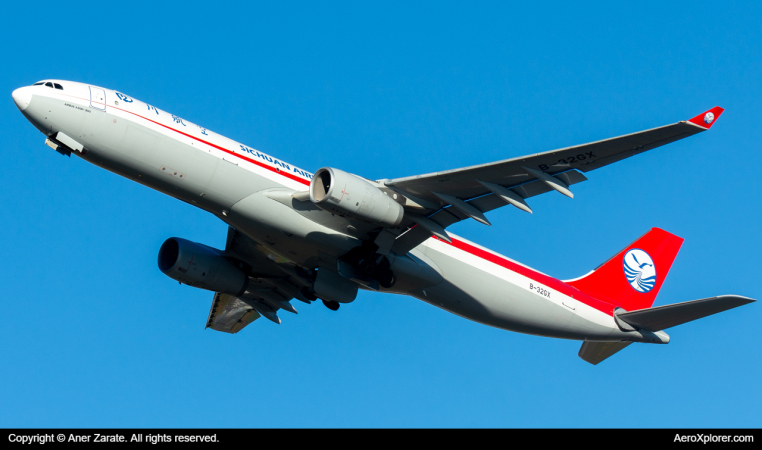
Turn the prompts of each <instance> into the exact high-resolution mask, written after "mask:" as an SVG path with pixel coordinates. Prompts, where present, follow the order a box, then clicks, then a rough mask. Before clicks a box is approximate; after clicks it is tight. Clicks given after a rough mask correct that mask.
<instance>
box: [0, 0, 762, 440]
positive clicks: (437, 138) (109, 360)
mask: <svg viewBox="0 0 762 450" xmlns="http://www.w3.org/2000/svg"><path fill="white" fill-rule="evenodd" d="M22 3H23V2H14V3H13V4H8V5H6V6H5V8H4V13H3V26H2V27H0V39H1V41H2V44H0V49H1V50H2V56H1V57H2V59H1V60H2V64H3V70H1V71H0V92H2V93H3V95H4V96H5V101H3V102H0V119H1V120H0V135H2V137H3V140H4V145H3V164H2V167H1V168H0V191H1V192H2V197H0V198H1V200H0V201H1V202H2V208H0V222H1V223H2V224H3V228H4V232H3V233H1V234H0V248H2V252H3V253H2V254H3V258H2V259H0V277H1V278H0V280H1V281H2V282H1V283H0V302H1V303H0V304H1V305H2V309H1V311H2V312H0V314H2V319H3V320H2V325H0V361H1V362H0V405H2V407H0V426H2V427H133V426H134V427H293V426H297V427H377V426H381V427H390V426H391V427H736V426H738V427H759V426H761V425H762V388H760V381H759V380H760V376H761V375H762V362H760V351H761V350H762V344H760V338H759V324H760V323H762V305H760V304H752V305H748V306H744V307H741V308H738V309H736V310H732V311H729V312H725V313H722V314H718V315H716V316H712V317H709V318H706V319H702V320H699V321H697V322H693V323H689V324H686V325H682V326H680V327H677V328H673V329H670V330H669V334H670V335H671V336H672V342H671V343H669V344H668V345H648V344H635V345H632V346H630V347H628V348H627V349H626V350H624V351H622V352H621V353H619V354H617V355H615V356H613V357H612V358H611V359H609V360H607V361H605V362H603V363H601V364H600V365H598V366H592V365H589V364H587V363H585V362H584V361H582V360H581V359H579V358H578V357H577V352H578V350H579V347H580V343H579V342H576V341H565V340H554V339H549V338H542V337H534V336H527V335H522V334H517V333H512V332H508V331H503V330H498V329H494V328H490V327H487V326H484V325H480V324H477V323H473V322H470V321H468V320H465V319H462V318H460V317H457V316H455V315H452V314H449V313H446V312H444V311H442V310H439V309H437V308H434V307H431V306H429V305H427V304H425V303H423V302H421V301H419V300H415V299H413V298H409V297H401V296H393V295H381V294H369V293H361V294H360V295H359V296H358V298H357V300H356V301H355V302H354V303H353V304H350V305H344V306H342V308H341V309H340V310H339V311H338V312H336V313H334V312H332V311H329V310H328V309H327V308H325V307H324V306H323V305H322V304H320V303H319V302H318V303H315V304H312V305H309V306H308V305H304V304H301V303H298V302H297V304H296V307H297V308H298V309H299V311H300V312H299V314H298V315H297V316H294V315H291V314H289V313H285V312H284V313H281V314H280V315H281V316H282V319H283V324H282V325H280V326H278V325H275V324H273V323H271V322H269V321H267V320H258V321H257V322H255V323H253V324H252V325H251V326H249V327H247V328H246V329H244V330H243V331H242V332H241V333H239V334H237V335H227V334H224V333H218V332H215V331H212V330H204V324H205V320H206V317H207V314H208V311H209V306H210V304H211V300H212V293H210V292H207V291H201V290H197V289H193V288H190V287H187V286H180V285H178V284H177V283H176V282H174V281H172V280H171V279H169V278H167V277H166V276H164V275H163V274H162V273H161V272H160V271H159V270H158V268H157V265H156V255H157V252H158V250H159V247H160V245H161V243H162V242H163V241H164V240H165V239H166V238H167V237H170V236H178V237H184V238H187V239H190V240H193V241H197V242H202V243H205V244H208V245H212V246H217V247H224V243H225V235H226V229H227V226H226V225H225V224H224V223H222V222H221V221H219V220H218V219H216V218H215V217H213V216H211V215H209V214H207V213H205V212H203V211H201V210H198V209H194V208H193V207H191V206H189V205H187V204H185V203H182V202H180V201H178V200H175V199H172V198H170V197H167V196H164V195H163V194H159V193H157V192H154V191H151V190H149V189H148V188H145V187H143V186H140V185H138V184H135V183H133V182H131V181H128V180H126V179H123V178H121V177H119V176H117V175H114V174H112V173H109V172H107V171H105V170H103V169H100V168H97V167H95V166H93V165H90V164H88V163H86V162H84V161H82V160H81V159H79V158H77V157H72V158H66V157H63V156H61V155H59V154H58V153H56V152H54V151H52V150H51V149H50V148H48V147H46V146H45V145H44V143H43V142H44V137H43V136H42V135H41V134H40V133H39V132H38V131H37V130H35V129H34V128H33V127H32V125H31V124H29V123H28V122H27V121H26V120H25V119H24V117H23V116H22V115H21V114H20V113H19V111H18V110H17V109H16V107H15V105H14V104H13V101H12V100H11V91H12V90H13V89H15V88H17V87H20V86H25V85H29V84H31V83H33V82H35V81H38V80H41V79H45V78H59V79H66V80H75V81H81V82H86V83H92V84H94V85H100V86H104V87H107V88H112V89H118V90H120V91H122V92H124V93H126V94H128V95H130V96H133V97H136V98H138V99H140V100H143V101H147V102H150V103H151V104H153V105H156V106H157V107H159V108H162V109H164V110H165V111H169V112H171V113H174V114H177V115H179V116H181V117H183V118H185V119H187V120H190V121H192V122H194V123H197V124H200V125H203V126H206V127H208V128H209V129H211V130H214V131H216V132H218V133H221V134H223V135H225V136H228V137H230V138H233V139H235V140H238V141H240V142H242V143H245V144H247V145H249V146H250V147H253V148H255V149H258V150H261V151H264V152H266V153H268V154H271V155H274V156H277V157H278V158H280V159H282V160H284V161H288V162H290V163H292V164H296V165H298V166H300V167H303V168H305V169H307V170H311V171H313V172H314V171H315V170H317V169H318V168H320V167H323V166H333V167H337V168H340V169H343V170H346V171H349V172H352V173H356V174H359V175H362V176H365V177H368V178H374V179H377V178H393V177H401V176H408V175H415V174H420V173H426V172H432V171H436V170H445V169H452V168H457V167H462V166H467V165H473V164H479V163H486V162H491V161H495V160H499V159H505V158H509V157H515V156H521V155H524V154H528V153H535V152H539V151H545V150H551V149H554V148H559V147H565V146H569V145H574V144H581V143H584V142H589V141H594V140H599V139H604V138H608V137H613V136H618V135H621V134H626V133H631V132H636V131H639V130H643V129H647V128H652V127H657V126H661V125H666V124H669V123H674V122H677V121H678V120H686V119H689V118H691V117H693V116H695V115H697V114H699V113H701V112H703V111H705V110H707V109H709V108H711V107H714V106H715V105H719V106H722V107H724V108H726V112H725V113H724V115H723V116H722V117H721V118H720V119H719V120H718V122H717V124H716V125H715V126H714V127H713V128H712V130H711V131H709V132H706V133H702V134H700V135H697V136H694V137H691V138H688V139H685V140H683V141H680V142H677V143H674V144H670V145H668V146H666V147H661V148H659V149H656V150H653V151H650V152H648V153H646V154H642V155H639V156H637V157H634V158H631V159H628V160H626V161H623V162H620V163H617V164H614V165H612V166H608V167H605V168H603V169H601V170H596V171H594V172H591V173H588V178H589V181H587V182H585V183H582V184H579V185H576V186H574V188H573V189H574V192H575V194H576V196H575V198H574V199H573V200H572V199H568V198H566V197H564V196H562V195H560V194H555V193H550V194H547V195H543V196H540V197H536V198H533V199H531V202H530V203H531V206H532V207H533V209H534V211H535V213H534V214H533V215H530V214H526V213H523V212H521V211H519V210H517V209H516V208H511V207H506V208H502V209H500V210H497V211H494V212H491V213H489V219H490V220H491V221H492V223H493V226H492V227H486V226H483V225H480V224H478V223H476V222H474V221H470V222H463V223H460V224H456V225H454V226H453V227H452V228H451V231H452V232H453V233H455V234H458V235H461V236H463V237H465V238H467V239H470V240H473V241H475V242H477V243H479V244H481V245H484V246H487V247H489V248H491V249H494V250H495V251H498V252H500V253H502V254H504V255H506V256H509V257H511V258H513V259H516V260H518V261H521V262H523V263H525V264H527V265H529V266H531V267H534V268H536V269H537V270H540V271H542V272H545V273H547V274H550V275H553V276H556V277H559V278H561V279H565V278H573V277H576V276H579V275H582V274H583V273H586V272H588V271H589V270H591V269H592V268H594V267H595V266H597V265H598V264H599V263H601V262H603V261H604V260H606V259H607V258H609V257H610V256H611V255H613V254H614V253H615V252H617V251H618V250H620V249H621V248H623V247H624V246H626V245H627V244H628V243H630V242H632V241H633V240H635V239H636V238H637V237H639V236H640V235H642V234H643V233H645V232H646V231H647V230H648V229H649V228H651V227H655V226H656V227H661V228H664V229H666V230H668V231H670V232H672V233H675V234H677V235H678V236H681V237H683V238H685V244H684V245H683V248H682V250H681V252H680V254H679V255H678V258H677V260H676V262H675V264H674V266H673V268H672V270H671V272H670V274H669V277H668V279H667V281H666V283H665V284H664V286H663V288H662V290H661V292H660V295H659V297H658V298H657V300H656V305H663V304H668V303H676V302H682V301H687V300H694V299H698V298H703V297H709V296H713V295H719V294H739V295H746V296H749V297H753V298H762V288H760V284H759V279H760V247H761V244H762V239H761V238H760V234H759V228H760V220H761V219H762V214H760V197H762V188H760V183H761V182H762V180H761V179H760V177H759V174H758V171H759V165H760V162H761V161H762V152H760V141H762V136H761V133H760V125H759V124H760V120H762V117H761V116H760V106H761V105H762V103H761V102H762V83H760V80H762V25H760V24H762V4H760V3H759V2H733V3H730V2H717V1H713V2H690V3H689V4H685V3H664V2H634V3H633V2H629V3H628V4H626V5H624V4H622V3H623V2H615V4H613V5H612V4H611V2H601V3H598V4H585V3H580V2H544V3H540V2H529V4H531V6H528V4H518V3H512V4H510V3H509V2H494V3H490V2H462V3H452V2H441V1H437V2H427V3H424V2H376V3H371V2H361V4H358V2H346V3H340V2H319V3H318V4H314V2H307V3H286V2H263V3H259V4H256V3H254V4H252V3H250V2H242V3H240V4H238V5H234V6H230V5H228V4H227V3H226V2H222V3H220V4H219V5H217V4H214V3H209V2H196V3H194V2H117V3H109V2H105V3H104V2H92V3H82V2H68V3H67V4H66V5H63V4H61V3H60V2H50V3H49V2H39V1H38V2H34V3H28V2H27V3H23V6H22ZM729 3H730V4H729ZM273 4H277V6H272V5H273ZM115 5H118V6H115Z"/></svg>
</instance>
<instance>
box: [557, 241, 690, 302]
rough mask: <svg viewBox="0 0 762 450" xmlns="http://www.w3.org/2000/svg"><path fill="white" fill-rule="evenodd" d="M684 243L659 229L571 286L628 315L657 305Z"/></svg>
mask: <svg viewBox="0 0 762 450" xmlns="http://www.w3.org/2000/svg"><path fill="white" fill-rule="evenodd" d="M682 244H683V239H682V238H680V237H677V236H675V235H674V234H671V233H668V232H666V231H664V230H662V229H659V228H652V229H651V231H649V232H648V233H646V234H644V235H643V236H641V237H640V238H639V239H638V240H637V241H635V242H633V243H632V244H630V245H628V246H627V247H626V248H625V249H624V250H622V251H620V252H619V253H617V254H616V255H615V256H614V257H613V258H611V259H609V260H608V261H606V262H605V263H603V264H602V265H601V266H600V267H598V268H597V269H595V270H594V271H592V272H590V273H589V274H587V275H585V276H584V277H582V278H578V279H576V280H572V281H567V284H569V285H570V286H572V287H574V288H576V289H579V290H580V291H582V292H584V293H585V294H588V295H590V296H593V297H596V298H598V299H601V300H603V301H606V302H608V303H611V304H613V305H616V306H619V307H622V308H624V309H625V310H627V311H633V310H636V309H643V308H648V307H650V306H651V305H653V303H654V300H655V299H656V295H657V294H658V293H659V289H660V288H661V285H662V283H664V279H665V278H667V273H669V269H670V267H672V262H673V261H674V260H675V257H676V256H677V252H678V251H679V250H680V246H681V245H682Z"/></svg>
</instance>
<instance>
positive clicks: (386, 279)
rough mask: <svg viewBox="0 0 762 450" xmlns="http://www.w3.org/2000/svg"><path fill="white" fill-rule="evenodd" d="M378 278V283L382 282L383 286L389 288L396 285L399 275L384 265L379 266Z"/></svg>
mask: <svg viewBox="0 0 762 450" xmlns="http://www.w3.org/2000/svg"><path fill="white" fill-rule="evenodd" d="M376 280H378V284H380V285H381V287H382V288H386V289H389V288H390V287H392V286H394V283H395V282H396V281H397V277H396V276H395V275H394V272H392V271H391V270H389V269H387V268H384V267H379V268H378V273H377V274H376Z"/></svg>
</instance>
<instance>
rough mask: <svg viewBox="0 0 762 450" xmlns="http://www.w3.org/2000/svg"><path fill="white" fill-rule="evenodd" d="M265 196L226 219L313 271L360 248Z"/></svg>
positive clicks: (235, 209) (250, 200)
mask: <svg viewBox="0 0 762 450" xmlns="http://www.w3.org/2000/svg"><path fill="white" fill-rule="evenodd" d="M266 194H267V191H262V192H257V193H254V194H251V195H249V196H247V197H245V198H243V199H242V200H240V201H239V202H237V203H236V204H234V205H233V206H232V207H231V208H230V212H229V213H228V215H227V216H226V217H224V218H223V220H225V222H226V223H228V224H229V225H231V226H232V227H234V228H236V229H238V230H240V231H241V232H243V233H244V234H246V235H247V236H248V237H250V238H252V239H254V240H255V241H257V242H259V243H260V244H262V245H263V246H264V247H265V248H267V249H268V250H271V251H273V252H274V253H276V254H278V255H280V256H282V257H284V258H286V259H288V260H290V261H292V262H294V263H298V264H301V265H304V266H306V267H311V268H312V267H317V266H318V265H319V264H318V261H319V260H324V262H326V263H332V264H336V258H337V257H339V256H341V255H343V254H345V253H346V252H348V251H349V250H351V249H352V248H354V247H356V246H358V245H360V240H359V239H357V238H355V237H352V236H349V235H347V234H344V233H339V232H337V231H335V230H332V229H330V228H328V227H325V226H323V225H320V224H318V223H316V222H313V221H312V220H310V219H308V218H306V217H304V216H302V215H301V214H299V213H298V212H297V211H295V210H294V209H292V208H290V207H288V206H286V205H284V204H282V203H280V202H278V201H276V200H273V199H271V198H269V197H267V195H266Z"/></svg>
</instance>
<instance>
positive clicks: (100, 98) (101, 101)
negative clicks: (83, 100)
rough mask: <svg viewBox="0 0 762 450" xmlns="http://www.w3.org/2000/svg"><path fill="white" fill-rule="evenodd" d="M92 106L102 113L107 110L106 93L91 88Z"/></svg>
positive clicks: (99, 89)
mask: <svg viewBox="0 0 762 450" xmlns="http://www.w3.org/2000/svg"><path fill="white" fill-rule="evenodd" d="M90 106H92V107H93V108H96V109H100V110H101V111H105V110H106V91H104V90H103V89H101V88H97V87H93V86H90Z"/></svg>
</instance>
